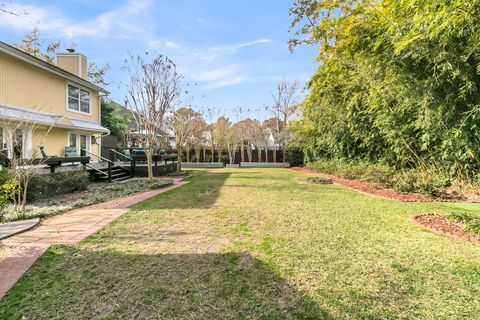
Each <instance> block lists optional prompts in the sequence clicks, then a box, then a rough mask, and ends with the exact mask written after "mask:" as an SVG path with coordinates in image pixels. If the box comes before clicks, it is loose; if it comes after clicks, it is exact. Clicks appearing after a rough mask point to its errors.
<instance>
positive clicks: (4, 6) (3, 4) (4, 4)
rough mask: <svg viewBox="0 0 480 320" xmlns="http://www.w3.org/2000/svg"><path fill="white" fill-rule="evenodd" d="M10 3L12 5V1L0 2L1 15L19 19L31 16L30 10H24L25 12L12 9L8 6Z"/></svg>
mask: <svg viewBox="0 0 480 320" xmlns="http://www.w3.org/2000/svg"><path fill="white" fill-rule="evenodd" d="M8 3H10V1H0V13H3V14H8V15H12V16H17V17H19V16H26V15H28V14H29V12H28V10H26V9H23V10H17V9H11V8H10V7H9V6H8Z"/></svg>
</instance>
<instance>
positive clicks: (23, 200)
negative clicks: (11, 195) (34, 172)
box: [22, 180, 28, 210]
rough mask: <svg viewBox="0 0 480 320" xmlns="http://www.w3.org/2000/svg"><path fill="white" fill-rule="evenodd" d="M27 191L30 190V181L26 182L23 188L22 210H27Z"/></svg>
mask: <svg viewBox="0 0 480 320" xmlns="http://www.w3.org/2000/svg"><path fill="white" fill-rule="evenodd" d="M27 189H28V180H26V181H25V183H24V186H23V199H22V209H23V210H25V206H26V205H27Z"/></svg>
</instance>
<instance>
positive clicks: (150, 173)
mask: <svg viewBox="0 0 480 320" xmlns="http://www.w3.org/2000/svg"><path fill="white" fill-rule="evenodd" d="M145 149H146V150H145V153H146V155H147V171H148V180H150V181H152V180H153V167H152V166H153V161H152V150H151V149H150V148H148V149H147V148H145Z"/></svg>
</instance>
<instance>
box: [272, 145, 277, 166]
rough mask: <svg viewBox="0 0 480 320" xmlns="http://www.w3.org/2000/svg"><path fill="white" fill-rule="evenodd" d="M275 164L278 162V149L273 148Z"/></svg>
mask: <svg viewBox="0 0 480 320" xmlns="http://www.w3.org/2000/svg"><path fill="white" fill-rule="evenodd" d="M273 162H275V163H276V162H277V147H274V148H273Z"/></svg>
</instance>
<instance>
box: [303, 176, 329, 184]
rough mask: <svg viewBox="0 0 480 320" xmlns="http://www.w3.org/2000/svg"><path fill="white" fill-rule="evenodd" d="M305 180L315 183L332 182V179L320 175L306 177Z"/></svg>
mask: <svg viewBox="0 0 480 320" xmlns="http://www.w3.org/2000/svg"><path fill="white" fill-rule="evenodd" d="M306 181H307V182H310V183H316V184H332V183H333V181H332V179H330V178H325V177H321V176H312V177H308V178H307V179H306Z"/></svg>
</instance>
